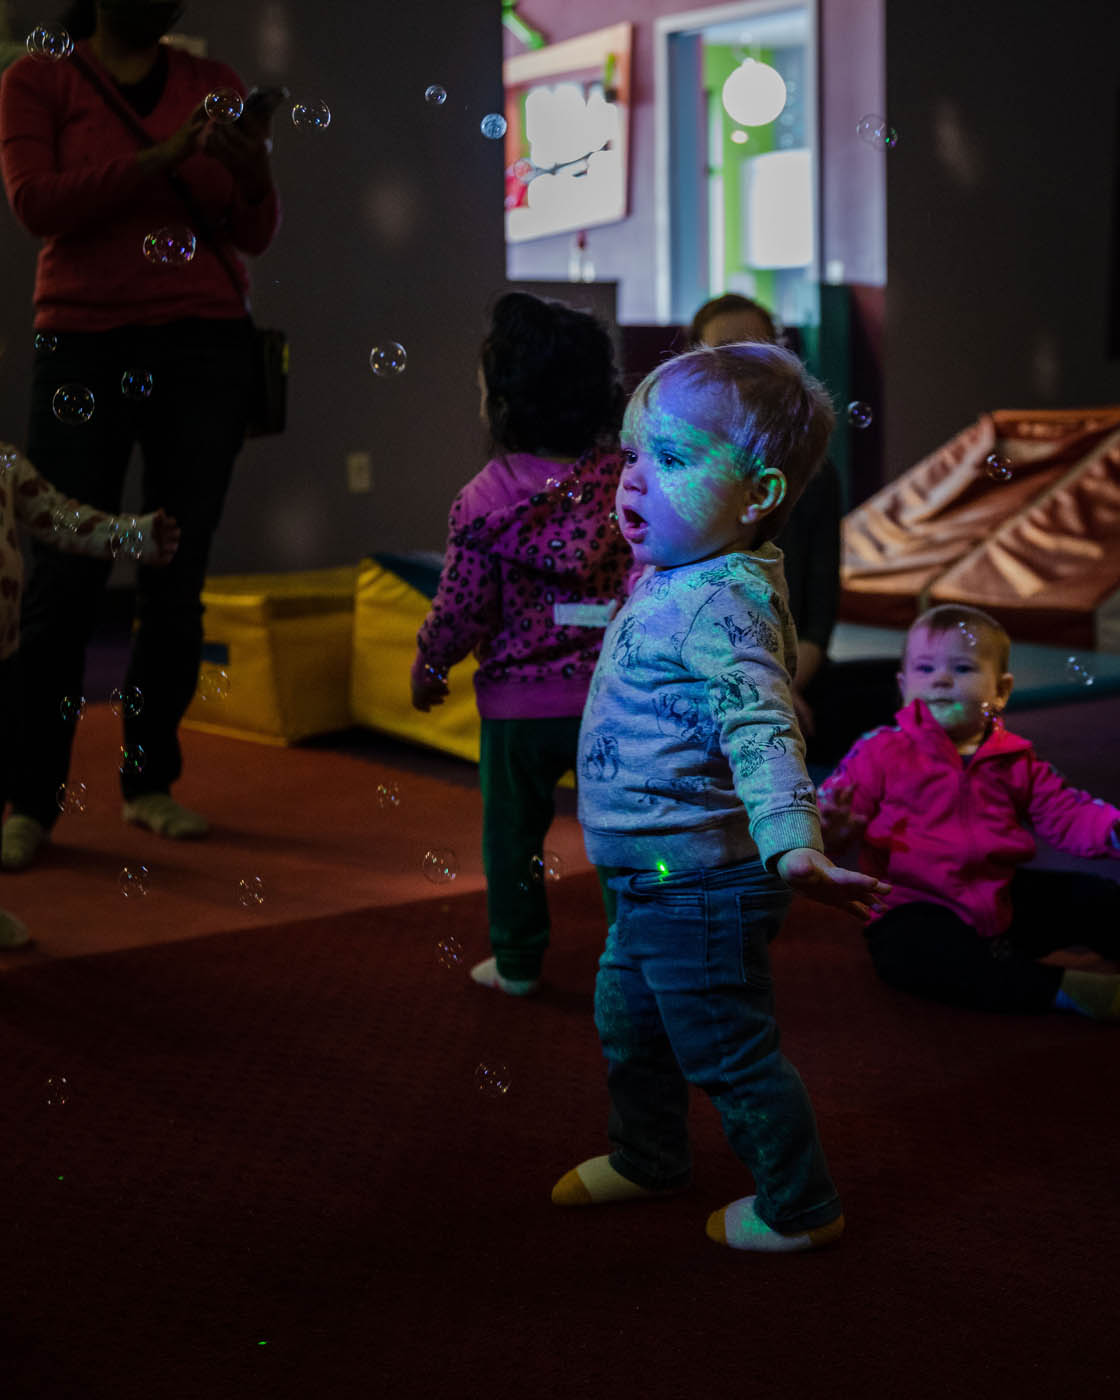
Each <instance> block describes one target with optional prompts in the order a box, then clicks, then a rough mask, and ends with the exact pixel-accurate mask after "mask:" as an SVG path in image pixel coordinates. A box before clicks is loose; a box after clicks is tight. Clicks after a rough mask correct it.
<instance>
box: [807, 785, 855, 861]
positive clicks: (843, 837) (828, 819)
mask: <svg viewBox="0 0 1120 1400" xmlns="http://www.w3.org/2000/svg"><path fill="white" fill-rule="evenodd" d="M817 807H818V810H819V811H820V816H821V835H822V836H823V837H824V844H825V845H826V846H846V845H847V844H848V842H849V841H856V840H859V839H861V838H862V836H863V832H864V828H865V827H866V826H867V818H866V817H860V816H857V815H856V814H855V813H854V812H853V811H852V785H851V783H849V784H848V786H847V787H840V786H839V785H837V786H834V787H830V788H822V789H821V791H820V792H818V793H817Z"/></svg>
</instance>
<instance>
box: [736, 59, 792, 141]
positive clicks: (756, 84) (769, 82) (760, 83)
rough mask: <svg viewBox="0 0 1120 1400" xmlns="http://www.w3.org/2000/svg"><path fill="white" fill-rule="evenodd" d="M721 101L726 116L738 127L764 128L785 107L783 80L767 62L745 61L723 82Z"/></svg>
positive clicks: (784, 85)
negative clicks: (735, 122) (737, 124)
mask: <svg viewBox="0 0 1120 1400" xmlns="http://www.w3.org/2000/svg"><path fill="white" fill-rule="evenodd" d="M722 98H723V105H724V109H725V110H726V112H727V115H728V116H729V117H730V118H731V119H732V121H737V122H738V123H739V125H740V126H767V125H769V123H770V122H772V121H774V119H775V118H776V117H777V116H778V114H779V113H780V112H781V110H782V108H783V107H784V106H785V105H786V84H785V79H784V78H783V77H782V75H781V74H780V73H779V72H778V70H777V69H776V68H771V67H770V65H769V64H768V63H759V62H758V60H757V59H754V58H747V59H744V60H743V62H742V63H740V64H739V66H738V68H736V69H735V71H734V72H733V73H732V74H731V75H730V77H729V78H728V79H727V81H726V82H725V83H724V85H723V93H722Z"/></svg>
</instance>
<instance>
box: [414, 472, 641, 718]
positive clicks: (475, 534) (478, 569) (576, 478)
mask: <svg viewBox="0 0 1120 1400" xmlns="http://www.w3.org/2000/svg"><path fill="white" fill-rule="evenodd" d="M620 471H621V462H620V459H619V457H618V455H617V453H614V452H602V451H595V452H590V453H588V454H587V455H586V456H584V457H582V458H581V459H580V460H579V462H577V463H575V464H574V465H572V466H562V465H558V464H557V463H556V462H554V461H551V460H549V459H548V458H545V457H536V456H533V455H532V454H531V453H528V452H511V453H509V454H508V455H507V456H505V457H495V458H494V459H493V460H492V461H490V462H488V463H487V464H486V466H485V467H483V469H482V471H480V472H479V473H478V475H477V476H476V477H474V478H473V480H471V481H469V482H468V483H467V485H466V486H464V487H463V489H462V491H460V492H459V494H458V496H456V497H455V500H454V501H453V502H452V503H451V513H450V518H449V520H448V532H447V551H446V553H445V555H444V561H443V569H442V571H441V573H440V580H439V588H438V590H437V592H436V596H435V599H434V601H433V603H432V606H431V610H430V611H429V613H428V616H427V617H426V618H425V619H424V624H423V626H422V627H421V628H420V632H419V634H418V636H417V638H416V641H417V646H418V656H417V662H416V664H417V665H426V666H429V667H431V669H432V670H433V671H434V672H436V673H437V674H439V675H446V674H447V672H448V671H449V670H450V668H451V667H452V666H454V665H455V663H456V662H458V661H462V659H463V658H464V657H465V656H467V655H468V654H469V653H470V652H472V651H473V652H474V654H475V655H476V656H477V658H478V663H479V665H478V670H477V671H476V672H475V677H474V684H475V696H476V699H477V702H478V712H479V714H480V715H482V717H483V718H484V719H557V718H561V717H564V716H574V715H579V714H581V713H582V711H583V703H584V701H585V699H586V698H587V688H588V686H589V685H590V683H591V673H592V671H594V669H595V662H596V661H597V660H598V657H599V648H600V647H601V646H602V643H603V629H604V628H605V627H606V625H607V621H608V618H609V617H610V616H611V615H613V613H614V612H615V611H616V609H617V607H618V605H619V604H620V603H621V602H622V601H623V599H624V597H625V586H626V577H627V573H628V571H629V569H630V566H631V563H632V556H631V554H630V546H629V545H628V544H627V543H626V541H625V540H624V539H623V538H622V536H621V535H620V534H619V533H618V531H617V530H616V529H615V528H614V527H613V525H612V522H611V518H610V516H611V511H612V510H613V509H614V495H615V489H616V487H617V486H618V478H619V473H620Z"/></svg>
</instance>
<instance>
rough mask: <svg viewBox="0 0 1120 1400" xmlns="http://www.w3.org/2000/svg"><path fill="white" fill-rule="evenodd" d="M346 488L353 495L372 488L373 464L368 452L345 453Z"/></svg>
mask: <svg viewBox="0 0 1120 1400" xmlns="http://www.w3.org/2000/svg"><path fill="white" fill-rule="evenodd" d="M346 489H347V490H348V491H351V492H353V493H354V494H355V495H360V494H361V493H362V492H365V491H372V490H373V464H372V462H371V461H370V456H369V453H368V452H348V453H347V454H346Z"/></svg>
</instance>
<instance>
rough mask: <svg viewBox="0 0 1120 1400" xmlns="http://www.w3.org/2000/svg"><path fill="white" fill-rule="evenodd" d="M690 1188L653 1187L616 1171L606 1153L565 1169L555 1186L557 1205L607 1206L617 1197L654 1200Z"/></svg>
mask: <svg viewBox="0 0 1120 1400" xmlns="http://www.w3.org/2000/svg"><path fill="white" fill-rule="evenodd" d="M685 1189H687V1188H685V1187H683V1186H680V1187H676V1188H674V1189H673V1190H670V1191H650V1190H647V1188H646V1187H644V1186H639V1185H638V1184H637V1183H636V1182H634V1181H631V1180H630V1179H629V1177H625V1176H623V1175H622V1173H621V1172H616V1171H615V1169H614V1168H613V1167H612V1166H611V1159H610V1158H609V1157H607V1156H603V1157H589V1158H588V1159H587V1161H586V1162H581V1163H580V1164H579V1166H578V1167H573V1168H572V1169H571V1171H570V1172H565V1173H564V1175H563V1176H562V1177H561V1178H560V1180H559V1181H558V1182H557V1183H556V1185H555V1186H554V1187H553V1188H552V1204H553V1205H554V1206H606V1205H612V1204H613V1203H614V1202H616V1201H652V1200H656V1199H657V1198H658V1197H660V1196H678V1195H680V1193H681V1191H683V1190H685Z"/></svg>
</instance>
